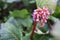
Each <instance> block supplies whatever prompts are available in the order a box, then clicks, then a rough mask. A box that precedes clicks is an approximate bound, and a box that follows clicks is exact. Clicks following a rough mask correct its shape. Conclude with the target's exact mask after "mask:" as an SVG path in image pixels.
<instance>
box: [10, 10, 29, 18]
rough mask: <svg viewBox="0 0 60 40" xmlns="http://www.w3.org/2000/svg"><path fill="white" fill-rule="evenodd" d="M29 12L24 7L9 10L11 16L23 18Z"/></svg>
mask: <svg viewBox="0 0 60 40" xmlns="http://www.w3.org/2000/svg"><path fill="white" fill-rule="evenodd" d="M28 14H29V12H28V11H27V10H26V9H22V10H14V11H13V12H11V14H10V15H11V16H13V17H18V18H25V17H27V16H28Z"/></svg>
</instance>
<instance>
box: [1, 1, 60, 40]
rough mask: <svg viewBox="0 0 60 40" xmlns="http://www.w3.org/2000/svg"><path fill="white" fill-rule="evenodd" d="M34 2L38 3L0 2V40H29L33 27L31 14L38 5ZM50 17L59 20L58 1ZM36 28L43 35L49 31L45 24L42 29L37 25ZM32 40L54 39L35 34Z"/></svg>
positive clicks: (48, 35) (49, 35)
mask: <svg viewBox="0 0 60 40" xmlns="http://www.w3.org/2000/svg"><path fill="white" fill-rule="evenodd" d="M40 1H41V0H40ZM36 2H38V1H36V0H0V25H1V24H2V25H3V27H2V26H1V27H0V40H30V35H31V31H32V27H33V19H32V13H33V11H34V10H35V9H36V8H37V5H38V4H37V3H36ZM44 2H45V0H43V3H39V2H38V3H39V4H44ZM48 6H51V5H48ZM52 16H54V17H56V18H59V19H60V0H58V2H57V5H56V9H55V12H54V13H53V14H52ZM37 28H39V30H41V31H42V32H43V33H45V32H46V31H47V30H49V29H50V25H49V24H48V23H46V25H45V27H44V28H40V27H39V25H37ZM7 30H8V31H7ZM5 31H6V32H5ZM33 40H54V38H53V36H52V35H51V34H50V33H48V34H38V33H35V34H34V38H33Z"/></svg>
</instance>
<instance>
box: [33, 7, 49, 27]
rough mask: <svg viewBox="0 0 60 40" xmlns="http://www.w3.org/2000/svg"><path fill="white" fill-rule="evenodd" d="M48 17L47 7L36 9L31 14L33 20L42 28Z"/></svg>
mask: <svg viewBox="0 0 60 40" xmlns="http://www.w3.org/2000/svg"><path fill="white" fill-rule="evenodd" d="M49 15H50V12H49V10H48V8H47V7H43V8H37V9H35V10H34V12H33V20H34V21H36V22H40V26H41V27H43V26H44V25H45V22H47V19H48V16H49Z"/></svg>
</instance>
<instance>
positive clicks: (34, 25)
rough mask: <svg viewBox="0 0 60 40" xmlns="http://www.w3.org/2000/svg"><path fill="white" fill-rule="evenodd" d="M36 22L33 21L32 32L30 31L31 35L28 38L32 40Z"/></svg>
mask: <svg viewBox="0 0 60 40" xmlns="http://www.w3.org/2000/svg"><path fill="white" fill-rule="evenodd" d="M36 24H37V22H36V21H34V25H33V29H32V33H31V36H30V40H33V35H34V31H35V30H36Z"/></svg>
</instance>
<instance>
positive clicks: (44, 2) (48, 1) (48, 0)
mask: <svg viewBox="0 0 60 40" xmlns="http://www.w3.org/2000/svg"><path fill="white" fill-rule="evenodd" d="M56 4H57V0H56V1H55V0H36V5H37V7H43V6H46V7H48V8H49V10H50V11H51V12H52V13H53V11H55V8H56Z"/></svg>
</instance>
